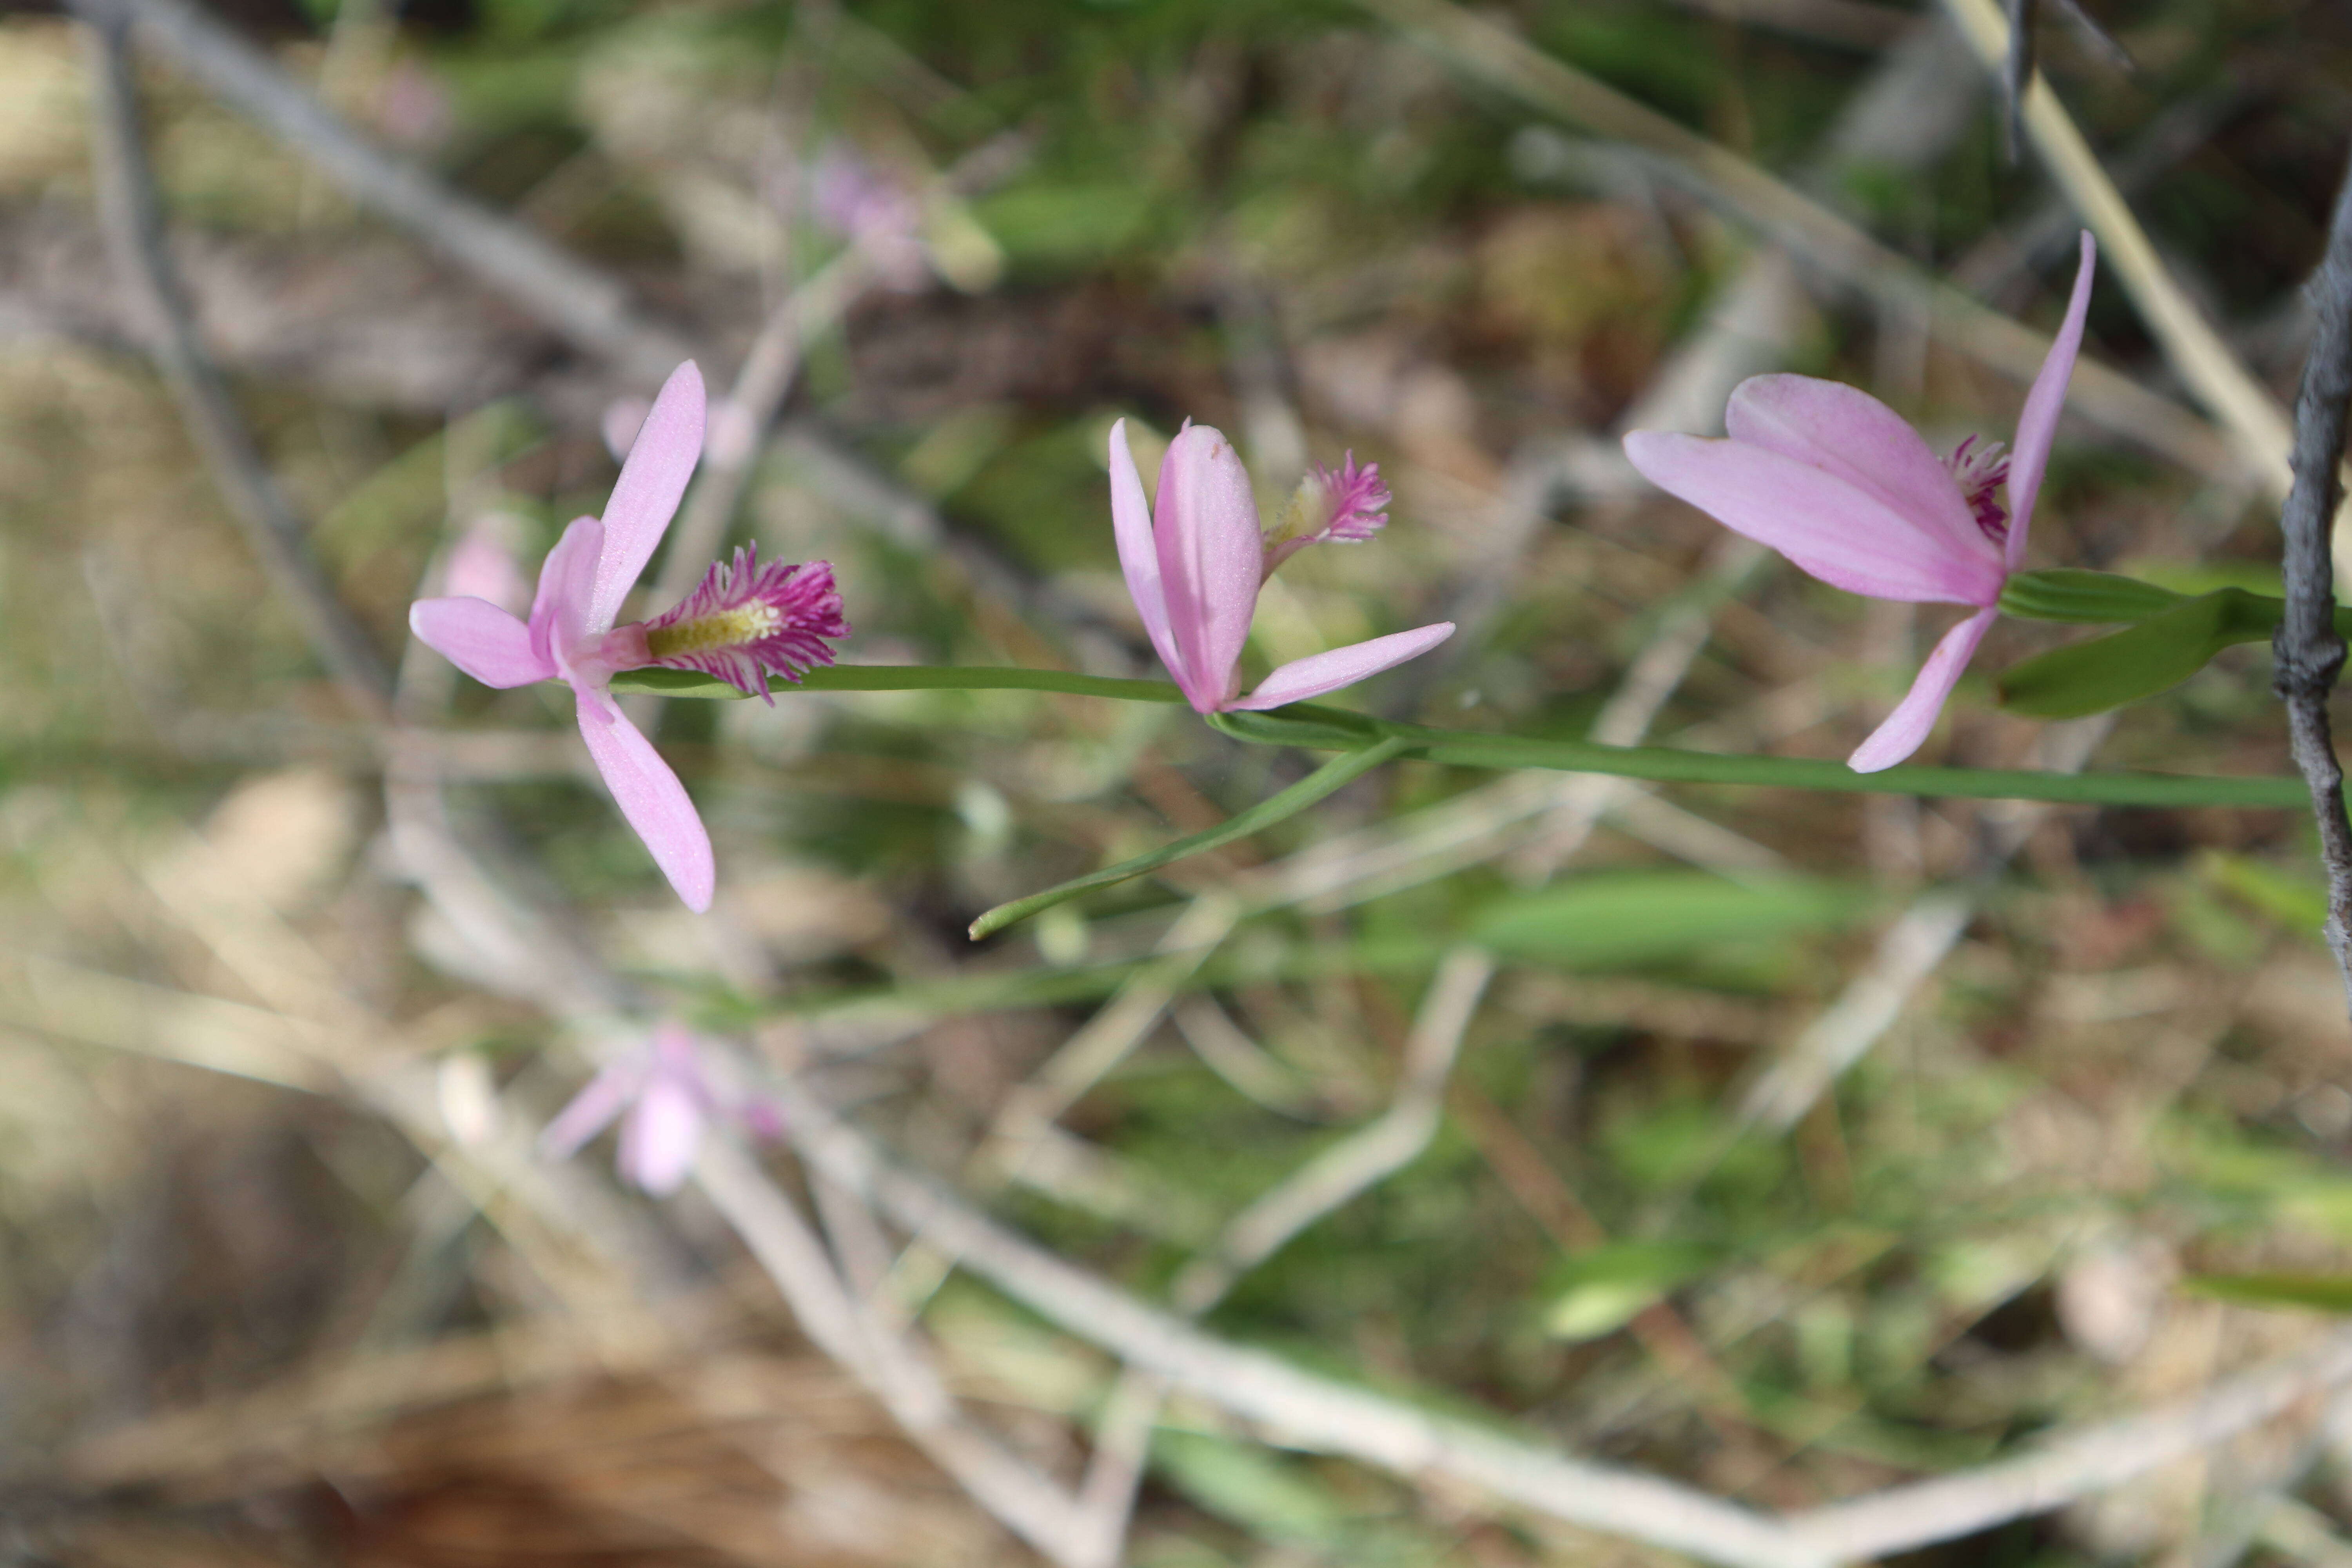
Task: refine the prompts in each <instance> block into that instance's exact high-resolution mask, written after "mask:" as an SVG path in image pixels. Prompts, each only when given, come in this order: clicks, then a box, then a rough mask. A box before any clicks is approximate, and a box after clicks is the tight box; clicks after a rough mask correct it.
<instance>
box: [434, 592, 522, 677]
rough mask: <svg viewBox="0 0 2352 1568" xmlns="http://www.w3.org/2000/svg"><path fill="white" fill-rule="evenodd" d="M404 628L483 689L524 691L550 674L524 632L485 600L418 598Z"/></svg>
mask: <svg viewBox="0 0 2352 1568" xmlns="http://www.w3.org/2000/svg"><path fill="white" fill-rule="evenodd" d="M408 629H409V630H410V631H412V632H414V633H415V634H416V640H417V641H419V642H421V643H423V644H424V645H425V647H429V648H431V649H432V650H433V651H434V652H436V653H437V654H439V655H440V656H441V657H442V658H446V659H447V660H448V661H449V662H450V663H451V664H454V665H456V666H457V668H459V669H462V670H464V671H465V672H466V673H467V675H470V676H472V677H473V678H474V679H476V680H478V681H480V682H481V683H482V684H483V685H485V686H497V687H510V686H528V685H530V683H531V682H532V681H534V680H545V679H548V678H549V677H551V676H552V675H553V674H554V673H555V661H554V660H553V659H551V658H544V657H542V656H541V654H540V652H539V651H538V650H537V649H536V648H535V647H532V642H531V635H530V627H529V626H524V625H523V624H522V623H521V622H520V621H519V620H517V619H515V618H514V617H513V616H510V615H509V614H507V612H506V611H504V610H502V609H500V608H499V607H498V606H497V605H493V604H491V603H490V602H489V601H488V600H487V599H475V598H467V597H459V598H449V599H419V600H417V601H416V603H415V604H413V605H409V606H408Z"/></svg>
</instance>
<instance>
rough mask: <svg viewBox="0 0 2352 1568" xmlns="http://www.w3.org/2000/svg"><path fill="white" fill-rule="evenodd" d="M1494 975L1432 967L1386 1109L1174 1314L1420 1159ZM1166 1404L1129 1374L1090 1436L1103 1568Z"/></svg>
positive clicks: (1187, 1293)
mask: <svg viewBox="0 0 2352 1568" xmlns="http://www.w3.org/2000/svg"><path fill="white" fill-rule="evenodd" d="M1494 976H1495V961H1494V959H1493V958H1492V957H1491V956H1489V955H1488V954H1486V953H1485V952H1480V951H1479V950H1477V949H1475V948H1456V949H1455V950H1454V951H1453V952H1449V953H1447V954H1446V955H1445V957H1444V959H1443V960H1442V961H1440V963H1439V964H1438V967H1437V974H1436V977H1435V978H1434V979H1433V980H1432V981H1431V982H1430V985H1429V990H1428V992H1427V993H1426V994H1424V995H1423V998H1422V1004H1421V1010H1420V1012H1419V1013H1418V1014H1417V1015H1416V1016H1415V1017H1414V1019H1413V1023H1412V1030H1411V1032H1410V1033H1409V1034H1408V1035H1407V1037H1406V1039H1405V1054H1404V1070H1403V1073H1402V1076H1401V1077H1400V1079H1398V1082H1397V1090H1396V1094H1395V1097H1394V1098H1393V1099H1392V1100H1391V1101H1390V1103H1389V1108H1388V1110H1386V1111H1384V1112H1382V1113H1381V1116H1380V1117H1379V1118H1377V1119H1376V1120H1374V1121H1371V1122H1370V1123H1368V1124H1367V1125H1365V1126H1363V1127H1360V1128H1359V1129H1357V1130H1356V1131H1353V1132H1351V1133H1349V1135H1348V1136H1347V1137H1345V1138H1343V1139H1341V1140H1340V1141H1339V1142H1337V1143H1334V1144H1333V1145H1331V1147H1330V1148H1328V1149H1326V1150H1325V1151H1323V1152H1322V1153H1320V1154H1318V1155H1317V1156H1316V1157H1315V1158H1314V1159H1312V1160H1309V1161H1308V1162H1307V1163H1306V1164H1304V1165H1302V1166H1300V1167H1299V1168H1298V1169H1297V1171H1295V1172H1293V1173H1291V1174H1290V1175H1289V1177H1288V1178H1286V1180H1284V1181H1283V1182H1281V1183H1279V1184H1276V1186H1274V1187H1272V1188H1271V1189H1269V1190H1268V1191H1266V1192H1265V1194H1262V1195H1260V1196H1259V1197H1258V1198H1257V1200H1256V1201H1255V1202H1254V1203H1252V1204H1251V1205H1249V1206H1248V1207H1247V1208H1245V1209H1244V1210H1243V1211H1242V1212H1241V1213H1240V1214H1238V1215H1234V1217H1233V1218H1232V1219H1231V1220H1229V1221H1228V1222H1226V1225H1225V1227H1224V1229H1223V1232H1222V1233H1221V1234H1220V1235H1219V1236H1218V1237H1217V1239H1216V1240H1215V1241H1214V1242H1213V1243H1212V1244H1211V1245H1210V1246H1208V1247H1205V1248H1203V1249H1202V1251H1201V1252H1200V1253H1198V1254H1196V1255H1195V1256H1194V1257H1193V1258H1192V1260H1191V1261H1190V1262H1188V1263H1187V1264H1185V1266H1184V1267H1183V1268H1182V1269H1181V1270H1180V1271H1178V1273H1177V1275H1176V1279H1175V1281H1174V1283H1173V1284H1172V1285H1171V1286H1170V1288H1169V1296H1170V1298H1171V1301H1172V1302H1173V1304H1174V1306H1175V1309H1176V1310H1177V1311H1178V1312H1179V1313H1181V1315H1182V1316H1184V1317H1186V1318H1198V1317H1200V1316H1201V1315H1202V1314H1203V1313H1205V1312H1207V1311H1209V1310H1211V1309H1213V1307H1215V1306H1216V1304H1217V1303H1218V1302H1220V1301H1222V1300H1224V1299H1225V1296H1226V1295H1227V1293H1228V1292H1230V1291H1231V1290H1232V1289H1233V1288H1234V1285H1235V1284H1236V1283H1238V1282H1239V1280H1240V1279H1241V1277H1242V1276H1243V1275H1244V1274H1246V1273H1248V1272H1249V1271H1250V1270H1251V1269H1253V1268H1256V1267H1257V1266H1258V1265H1259V1264H1261V1263H1263V1262H1265V1260H1266V1259H1267V1258H1271V1257H1273V1256H1274V1255H1275V1254H1276V1252H1278V1251H1280V1250H1281V1249H1282V1247H1284V1246H1285V1245H1286V1243H1288V1242H1289V1241H1290V1239H1291V1238H1292V1237H1296V1236H1297V1235H1298V1234H1299V1233H1300V1232H1301V1231H1303V1230H1306V1229H1307V1227H1308V1226H1312V1225H1314V1224H1315V1223H1316V1222H1317V1221H1318V1220H1320V1219H1322V1218H1323V1217H1324V1216H1325V1215H1328V1214H1330V1213H1331V1212H1333V1211H1334V1210H1336V1209H1338V1208H1339V1207H1341V1206H1342V1205H1346V1204H1348V1203H1350V1202H1352V1201H1353V1200H1354V1199H1356V1198H1358V1197H1360V1196H1361V1195H1362V1194H1365V1193H1367V1192H1369V1191H1370V1190H1371V1189H1372V1188H1373V1187H1375V1186H1377V1185H1379V1184H1381V1182H1384V1181H1386V1180H1387V1179H1388V1178H1389V1177H1390V1176H1391V1175H1394V1174H1395V1173H1397V1172H1399V1171H1401V1170H1402V1169H1403V1168H1404V1167H1405V1166H1407V1165H1409V1164H1411V1163H1412V1162H1413V1161H1414V1160H1416V1159H1418V1158H1420V1156H1421V1153H1422V1152H1423V1150H1425V1149H1427V1148H1428V1147H1429V1141H1430V1140H1431V1139H1432V1138H1433V1137H1435V1136H1436V1135H1437V1128H1438V1123H1439V1119H1440V1117H1441V1116H1442V1114H1443V1113H1444V1106H1445V1091H1446V1086H1447V1083H1448V1081H1449V1080H1450V1079H1451V1078H1452V1077H1453V1073H1454V1061H1455V1059H1456V1058H1458V1057H1459V1056H1460V1054H1461V1050H1462V1037H1463V1036H1464V1035H1465V1033H1466V1032H1467V1031H1468V1030H1469V1027H1470V1019H1471V1016H1472V1015H1474V1014H1475V1012H1476V1011H1477V1009H1478V1003H1479V999H1480V998H1481V997H1483V996H1484V995H1485V994H1486V984H1487V982H1488V981H1490V980H1492V979H1493V978H1494ZM1167 1393H1168V1383H1167V1379H1166V1378H1165V1377H1163V1376H1162V1375H1160V1373H1153V1372H1146V1371H1143V1370H1141V1369H1139V1368H1137V1367H1134V1366H1129V1367H1128V1368H1127V1369H1126V1370H1125V1371H1124V1372H1123V1373H1121V1374H1120V1377H1119V1380H1118V1385H1117V1387H1115V1388H1114V1389H1113V1390H1112V1393H1111V1397H1110V1401H1109V1403H1108V1405H1107V1406H1106V1408H1105V1410H1104V1413H1103V1418H1102V1420H1101V1422H1100V1424H1099V1425H1098V1426H1097V1428H1096V1433H1095V1458H1094V1463H1093V1464H1092V1465H1091V1466H1089V1467H1088V1469H1087V1482H1086V1485H1085V1488H1084V1489H1083V1493H1082V1495H1083V1497H1084V1499H1085V1500H1086V1502H1087V1506H1088V1508H1089V1510H1091V1511H1092V1512H1093V1514H1094V1516H1095V1521H1096V1523H1097V1532H1098V1533H1097V1539H1096V1545H1097V1549H1098V1551H1099V1552H1101V1556H1100V1558H1099V1561H1100V1562H1101V1563H1104V1564H1106V1565H1108V1564H1111V1563H1116V1562H1117V1561H1118V1544H1119V1542H1122V1541H1123V1540H1124V1539H1125V1536H1126V1532H1127V1521H1128V1518H1129V1515H1130V1514H1131V1513H1132V1512H1133V1511H1134V1508H1135V1493H1136V1489H1137V1487H1138V1486H1139V1484H1140V1482H1141V1480H1142V1478H1143V1460H1144V1458H1145V1456H1146V1455H1147V1453H1148V1452H1149V1450H1150V1438H1151V1430H1152V1428H1153V1427H1154V1426H1157V1425H1158V1423H1159V1420H1160V1405H1161V1404H1162V1403H1163V1402H1164V1400H1165V1399H1166V1396H1167Z"/></svg>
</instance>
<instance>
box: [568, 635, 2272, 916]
mask: <svg viewBox="0 0 2352 1568" xmlns="http://www.w3.org/2000/svg"><path fill="white" fill-rule="evenodd" d="M769 684H770V685H771V686H772V688H773V689H776V690H779V691H790V690H792V689H793V687H792V686H791V685H790V684H788V683H786V682H784V681H782V680H781V679H777V680H772V681H771V682H770V683H769ZM801 685H802V686H803V689H808V690H812V691H1058V692H1064V693H1066V694H1068V695H1070V696H1074V697H1109V698H1115V699H1118V700H1122V701H1129V702H1166V703H1178V702H1181V701H1182V700H1184V699H1183V697H1182V695H1181V693H1180V692H1178V691H1177V689H1176V688H1175V687H1173V686H1171V685H1170V684H1169V683H1168V682H1166V681H1164V680H1121V679H1114V678H1112V677H1109V676H1101V675H1077V674H1073V673H1070V672H1067V671H1064V670H1057V669H1013V668H987V667H980V668H941V667H935V666H929V665H874V664H854V665H835V666H832V667H831V668H824V669H813V670H811V671H809V672H808V675H807V678H806V679H804V680H803V682H802V683H801ZM613 689H614V690H615V691H656V692H659V693H661V694H662V695H665V696H670V697H717V696H728V697H740V696H741V693H740V692H738V691H736V690H735V689H733V688H731V687H729V686H727V685H725V684H724V683H723V682H720V681H717V680H714V679H710V678H709V677H708V676H704V675H699V674H697V673H696V672H694V671H692V670H676V669H637V670H630V671H628V672H626V673H625V674H623V675H619V676H616V677H614V680H613ZM1210 722H1211V723H1212V724H1213V725H1214V726H1215V727H1216V728H1217V729H1219V730H1221V731H1223V732H1224V733H1226V734H1228V735H1231V736H1233V737H1234V739H1236V740H1242V741H1250V742H1256V743H1259V744H1268V745H1286V746H1300V747H1305V748H1307V749H1309V750H1315V751H1332V750H1342V751H1349V752H1356V751H1357V750H1358V749H1359V748H1361V747H1364V746H1365V745H1367V744H1368V743H1369V742H1374V741H1384V740H1393V741H1396V742H1399V746H1398V748H1397V750H1396V751H1395V752H1391V753H1390V754H1391V755H1397V756H1416V757H1423V758H1426V759H1427V760H1429V761H1431V762H1434V763H1448V764H1451V765H1453V766H1456V767H1475V768H1551V769H1556V770H1558V771H1559V772H1563V773H1612V774H1615V775H1618V776H1620V777H1623V778H1637V779H1648V780H1651V781H1653V782H1654V783H1658V784H1750V785H1764V786H1768V787H1776V788H1780V789H1806V790H1830V791H1835V792H1838V793H1842V794H1849V795H1936V796H1943V797H1947V798H1949V799H1955V800H2045V801H2053V802H2056V803H2058V804H2061V805H2142V806H2191V805H2226V806H2273V805H2278V806H2293V805H2301V804H2303V801H2304V798H2305V797H2304V789H2303V783H2302V781H2301V780H2299V779H2292V778H2283V777H2263V776H2254V777H2245V776H2240V777H2218V776H2210V775H2207V776H2199V775H2195V774H2188V773H2048V772H2043V771H2039V770H2032V769H2004V768H1934V767H1913V766H1907V765H1906V766H1903V767H1894V768H1888V769H1886V770H1885V772H1883V773H1855V772H1854V771H1853V769H1851V768H1849V767H1847V766H1846V765H1845V764H1844V763H1838V762H1831V761H1827V760H1822V759H1814V758H1805V757H1750V756H1724V755H1720V754H1717V753H1716V752H1686V751H1682V750H1679V749H1677V748H1674V747H1668V746H1608V745H1603V744H1601V742H1597V741H1553V740H1538V739H1535V738H1532V737H1528V736H1519V735H1496V734H1482V733H1480V732H1478V731H1468V730H1439V729H1433V728H1431V727H1430V726H1427V725H1422V724H1402V723H1390V722H1385V721H1381V720H1376V719H1368V718H1366V717H1364V716H1363V715H1361V714H1358V713H1349V712H1345V711H1342V710H1339V709H1334V708H1321V707H1318V706H1316V705H1314V704H1312V703H1297V704H1295V705H1293V706H1291V707H1288V708H1285V709H1280V710H1276V711H1275V712H1272V713H1219V714H1215V715H1213V716H1212V717H1211V719H1210ZM1316 776H1317V777H1320V776H1321V775H1319V774H1318V775H1316ZM1349 776H1350V777H1352V776H1353V775H1352V774H1351V775H1349ZM1308 782H1312V781H1311V780H1310V781H1308ZM1341 782H1345V781H1344V780H1343V781H1341ZM1332 787H1333V788H1337V787H1338V785H1337V784H1334V785H1333V786H1332ZM1275 798H1276V799H1277V800H1279V799H1281V798H1282V797H1281V796H1279V795H1277V796H1276V797H1275ZM1273 804H1274V802H1273V801H1268V802H1266V803H1265V805H1273ZM1260 809H1263V807H1261V808H1260ZM1248 815H1249V814H1248V813H1244V816H1248ZM1234 820H1235V821H1236V822H1238V821H1240V820H1242V818H1240V817H1237V818H1235V819H1234ZM1244 831H1250V830H1249V829H1244ZM1221 842H1222V841H1221ZM1187 852H1188V853H1189V852H1190V851H1187ZM1160 863H1161V864H1164V863H1165V862H1160ZM1008 907H1010V906H1008ZM992 912H993V911H992Z"/></svg>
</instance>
